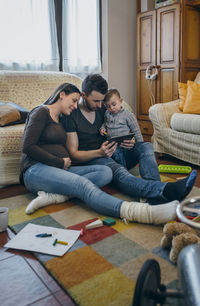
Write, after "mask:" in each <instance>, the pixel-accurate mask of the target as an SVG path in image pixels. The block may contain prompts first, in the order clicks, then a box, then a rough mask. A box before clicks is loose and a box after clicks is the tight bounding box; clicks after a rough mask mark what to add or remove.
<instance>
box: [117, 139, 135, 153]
mask: <svg viewBox="0 0 200 306" xmlns="http://www.w3.org/2000/svg"><path fill="white" fill-rule="evenodd" d="M134 144H135V138H134V137H133V138H132V139H129V140H128V139H127V140H124V141H123V142H122V143H121V144H120V147H122V148H124V149H127V150H128V149H132V148H133V147H134Z"/></svg>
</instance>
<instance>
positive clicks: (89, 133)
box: [62, 107, 106, 151]
mask: <svg viewBox="0 0 200 306" xmlns="http://www.w3.org/2000/svg"><path fill="white" fill-rule="evenodd" d="M104 113H105V108H104V107H102V108H101V109H97V110H96V111H95V121H94V123H93V124H92V123H90V122H89V121H88V120H87V119H86V118H85V117H84V115H83V114H82V113H81V111H80V109H79V108H77V109H76V110H74V111H73V112H72V113H71V115H70V116H63V122H62V123H63V126H64V128H65V130H66V132H67V133H70V132H76V133H77V136H78V141H79V147H78V149H79V150H81V151H84V150H86V151H87V150H97V149H99V148H100V146H101V144H102V143H103V142H104V141H105V140H106V139H105V138H104V137H103V136H101V134H100V132H99V130H100V128H101V125H102V124H103V121H104Z"/></svg>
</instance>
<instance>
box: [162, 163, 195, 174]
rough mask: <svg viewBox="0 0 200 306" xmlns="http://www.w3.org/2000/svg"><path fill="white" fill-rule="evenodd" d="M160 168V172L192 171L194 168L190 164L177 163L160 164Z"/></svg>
mask: <svg viewBox="0 0 200 306" xmlns="http://www.w3.org/2000/svg"><path fill="white" fill-rule="evenodd" d="M158 170H159V172H160V173H162V172H165V173H186V174H188V173H190V172H191V171H192V168H191V167H189V166H176V165H159V166H158Z"/></svg>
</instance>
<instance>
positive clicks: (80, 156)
mask: <svg viewBox="0 0 200 306" xmlns="http://www.w3.org/2000/svg"><path fill="white" fill-rule="evenodd" d="M66 145H67V149H68V151H69V154H70V156H71V157H72V158H73V160H74V161H76V162H87V161H90V160H92V159H94V158H98V157H105V156H107V157H111V156H112V155H113V153H114V151H115V149H116V147H117V144H114V143H113V142H112V143H110V144H108V141H105V142H104V143H103V144H102V145H101V147H100V148H99V149H97V150H88V151H80V150H78V146H79V143H78V136H77V133H76V132H71V133H67V143H66Z"/></svg>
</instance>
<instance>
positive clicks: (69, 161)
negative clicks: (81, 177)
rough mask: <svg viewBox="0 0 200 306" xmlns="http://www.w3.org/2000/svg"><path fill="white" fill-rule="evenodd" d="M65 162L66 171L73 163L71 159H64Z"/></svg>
mask: <svg viewBox="0 0 200 306" xmlns="http://www.w3.org/2000/svg"><path fill="white" fill-rule="evenodd" d="M63 160H64V169H65V170H66V169H68V168H69V167H70V166H71V163H72V161H71V159H70V158H69V157H64V158H63Z"/></svg>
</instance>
